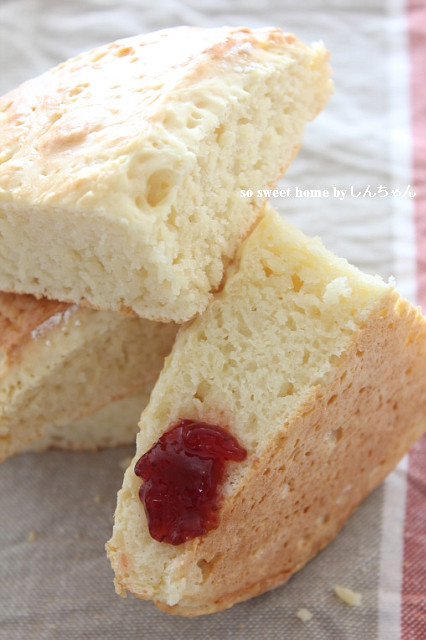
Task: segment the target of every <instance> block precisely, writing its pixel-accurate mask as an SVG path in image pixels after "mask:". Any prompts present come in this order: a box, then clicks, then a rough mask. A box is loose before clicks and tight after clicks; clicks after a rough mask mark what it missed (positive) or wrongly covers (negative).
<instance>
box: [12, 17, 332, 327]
mask: <svg viewBox="0 0 426 640" xmlns="http://www.w3.org/2000/svg"><path fill="white" fill-rule="evenodd" d="M329 76H330V69H329V65H328V53H327V52H326V51H325V49H324V48H322V47H321V46H319V45H315V46H313V47H312V48H309V47H307V46H306V45H304V44H302V43H301V42H300V41H298V40H297V39H296V38H295V37H294V36H291V35H288V34H287V35H286V34H283V33H282V32H281V31H280V30H277V29H257V30H253V31H251V30H249V29H232V28H224V29H211V30H206V29H197V28H189V27H186V28H185V27H182V28H178V29H171V30H166V31H162V32H157V33H154V34H150V35H146V36H136V37H133V38H130V39H126V40H123V41H120V42H115V43H112V44H110V45H107V46H104V47H100V48H99V49H95V50H93V51H90V52H86V53H83V54H81V55H80V56H77V57H76V58H73V59H71V60H68V61H67V62H65V63H63V64H61V65H59V66H58V67H55V68H54V69H52V70H51V71H49V72H47V73H45V74H43V75H42V76H39V77H38V78H35V79H34V80H30V81H28V82H26V83H24V84H23V85H21V86H20V87H18V88H17V89H16V90H14V91H12V92H10V93H9V94H7V95H6V96H4V97H3V98H2V99H1V100H0V135H1V139H2V145H3V146H2V150H1V158H0V274H1V276H0V288H1V289H2V290H4V291H15V292H17V293H32V294H34V295H37V296H41V295H44V296H46V297H48V298H53V299H57V300H62V301H65V302H73V303H77V304H80V303H81V302H82V301H85V302H86V303H89V304H90V305H91V306H94V307H95V308H100V309H104V310H117V311H131V312H133V313H136V314H137V315H140V316H142V317H146V318H149V319H153V320H164V321H170V320H175V321H184V320H187V319H189V318H191V317H193V316H194V315H195V314H196V313H199V312H200V311H202V310H203V309H204V308H205V306H206V305H207V302H208V300H209V297H210V295H211V291H212V290H214V289H216V288H217V287H218V286H219V285H220V283H221V281H222V277H223V273H224V268H225V266H226V265H227V263H228V262H229V261H230V260H231V259H232V257H233V256H234V254H235V251H236V249H237V247H238V245H239V244H240V242H241V240H242V239H243V238H244V237H245V236H246V235H247V234H248V233H249V231H250V229H251V228H252V227H253V225H254V224H255V222H256V220H257V219H258V217H259V215H260V209H261V206H262V205H263V202H262V201H261V200H259V199H257V198H256V197H255V196H253V198H241V197H240V190H241V189H248V188H250V189H252V190H253V191H254V193H256V191H257V189H258V188H269V187H273V186H275V184H276V182H277V180H278V179H279V177H280V176H281V175H282V173H283V171H284V170H285V168H286V167H287V166H288V164H289V163H290V162H291V160H292V158H293V157H294V155H295V154H296V152H297V149H298V147H299V144H300V140H301V137H302V135H303V131H304V128H305V125H306V123H307V122H308V121H310V120H312V119H313V118H314V117H315V116H316V114H317V113H318V112H319V111H320V110H321V109H322V107H323V106H324V104H325V103H326V101H327V99H328V97H329V96H330V93H331V91H332V85H331V81H330V78H329ZM34 246H37V251H34V250H33V247H34Z"/></svg>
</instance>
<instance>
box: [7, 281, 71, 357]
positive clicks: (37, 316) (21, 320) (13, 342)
mask: <svg viewBox="0 0 426 640" xmlns="http://www.w3.org/2000/svg"><path fill="white" fill-rule="evenodd" d="M69 307H70V305H69V304H67V303H65V302H58V301H57V300H47V299H46V298H41V299H40V300H37V298H35V297H34V296H31V295H25V294H16V293H4V292H0V350H1V351H3V353H4V354H5V357H6V358H8V359H9V358H10V357H11V355H12V353H13V352H14V351H15V350H16V349H17V348H21V347H22V346H23V345H24V344H25V343H26V342H28V341H29V340H31V333H32V332H33V331H34V330H35V329H37V328H38V327H39V326H40V325H42V324H43V323H44V322H46V320H48V319H49V318H51V317H52V316H54V315H56V314H57V313H63V312H64V311H66V310H67V309H68V308H69Z"/></svg>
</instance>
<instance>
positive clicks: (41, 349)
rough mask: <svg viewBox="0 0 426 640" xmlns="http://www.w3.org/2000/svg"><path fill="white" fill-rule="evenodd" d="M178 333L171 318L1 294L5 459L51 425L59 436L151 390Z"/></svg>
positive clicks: (0, 408) (0, 442) (0, 414)
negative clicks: (107, 408) (82, 420)
mask: <svg viewBox="0 0 426 640" xmlns="http://www.w3.org/2000/svg"><path fill="white" fill-rule="evenodd" d="M176 332H177V327H176V325H174V324H172V323H170V324H160V323H156V322H152V321H150V320H143V319H141V318H132V317H128V316H125V315H123V314H119V313H115V312H111V311H94V310H93V309H88V308H82V307H78V306H76V305H68V304H65V303H60V302H56V301H51V300H46V299H42V300H37V299H36V298H34V297H33V296H30V295H17V294H11V293H0V354H1V356H2V360H1V362H0V460H3V459H4V458H6V457H7V456H10V455H12V454H14V453H17V452H18V451H21V450H23V449H24V448H26V447H27V446H28V445H29V444H30V443H31V442H32V441H34V440H36V439H37V438H41V437H42V436H44V435H46V436H47V432H48V430H49V429H53V432H54V433H53V434H52V437H53V436H55V438H56V440H58V430H59V429H60V427H63V426H64V425H67V423H69V422H75V421H77V420H78V419H80V418H83V417H85V416H87V415H88V414H90V413H92V412H94V411H96V410H97V409H99V408H101V407H103V406H104V405H106V404H107V403H109V402H111V401H113V400H118V399H120V398H122V397H124V396H127V395H129V394H130V393H132V392H133V391H135V390H139V391H140V392H141V393H146V392H148V391H149V388H150V387H149V385H150V384H152V383H153V382H154V381H155V379H156V377H157V376H158V374H159V372H160V371H161V368H162V366H163V362H164V357H165V356H166V355H167V354H168V353H169V351H170V349H171V347H172V344H173V340H174V338H175V335H176ZM140 406H141V408H142V406H143V400H142V404H141V405H140ZM111 410H112V408H111ZM52 425H55V426H54V427H53V426H52ZM78 428H79V427H78V426H77V429H78ZM107 432H108V427H107V426H106V433H105V437H106V441H108V438H109V436H108V433H107ZM55 433H56V435H55ZM62 437H63V440H64V442H66V440H67V439H68V438H70V439H71V440H72V437H73V436H72V435H71V434H64V435H63V436H62ZM76 437H77V434H76ZM81 437H82V435H81ZM87 438H88V441H90V439H91V438H90V436H89V435H88V436H87ZM98 446H99V445H98Z"/></svg>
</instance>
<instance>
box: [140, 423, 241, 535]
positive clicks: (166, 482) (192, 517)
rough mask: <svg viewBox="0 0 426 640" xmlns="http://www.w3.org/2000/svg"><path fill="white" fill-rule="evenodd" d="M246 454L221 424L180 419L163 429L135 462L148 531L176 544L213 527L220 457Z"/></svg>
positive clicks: (238, 457)
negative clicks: (159, 435) (168, 427)
mask: <svg viewBox="0 0 426 640" xmlns="http://www.w3.org/2000/svg"><path fill="white" fill-rule="evenodd" d="M246 456H247V451H246V450H245V449H243V447H241V446H240V445H239V444H238V442H237V440H236V439H235V438H234V437H233V436H232V435H231V434H230V433H229V431H227V430H226V429H224V428H223V427H218V426H215V425H211V424H207V423H205V422H196V421H193V420H180V422H179V423H178V424H176V425H175V426H174V427H172V428H171V429H170V430H169V431H167V432H166V433H164V434H163V435H162V436H161V438H160V439H159V440H158V442H157V443H156V444H155V445H154V446H153V447H152V448H151V449H150V450H149V451H147V453H145V454H144V455H143V456H142V457H141V458H139V460H138V462H137V463H136V465H135V473H136V475H137V476H139V477H141V478H143V480H145V482H144V483H143V484H142V486H141V487H140V489H139V498H140V500H141V502H142V504H143V505H144V508H145V513H146V515H147V519H148V527H149V532H150V534H151V536H152V537H153V538H154V539H155V540H158V541H159V542H168V543H170V544H173V545H177V544H182V543H183V542H186V541H187V540H192V539H193V538H196V537H197V536H201V535H203V534H205V533H207V531H209V530H210V529H215V528H216V527H217V526H218V524H219V517H218V510H219V506H218V487H219V485H220V483H221V481H222V478H223V474H224V468H225V462H226V461H227V460H234V461H241V460H244V458H245V457H246Z"/></svg>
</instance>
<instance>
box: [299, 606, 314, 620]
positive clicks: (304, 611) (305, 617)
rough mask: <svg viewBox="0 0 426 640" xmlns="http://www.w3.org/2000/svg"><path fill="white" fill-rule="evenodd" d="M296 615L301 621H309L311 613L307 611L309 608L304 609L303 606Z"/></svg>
mask: <svg viewBox="0 0 426 640" xmlns="http://www.w3.org/2000/svg"><path fill="white" fill-rule="evenodd" d="M296 615H297V617H298V618H299V620H301V621H302V622H309V620H310V619H311V618H312V613H311V612H310V611H309V609H305V608H304V607H303V608H302V609H299V610H298V612H297V613H296Z"/></svg>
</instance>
